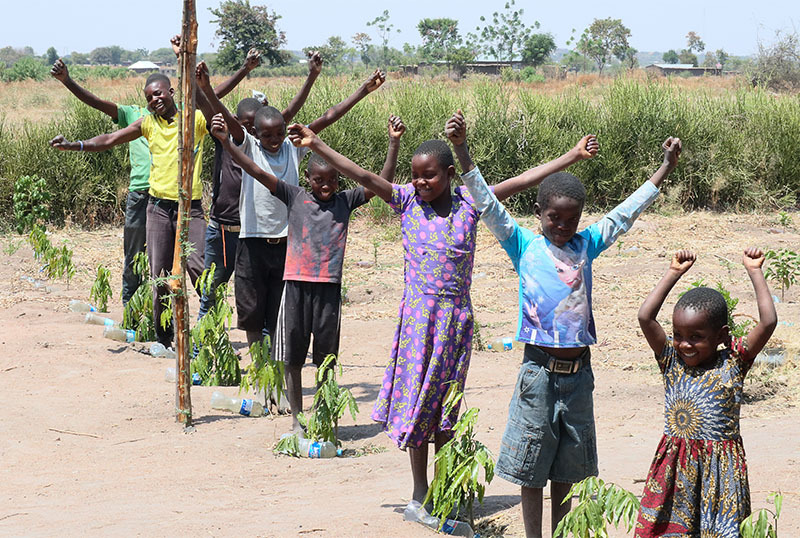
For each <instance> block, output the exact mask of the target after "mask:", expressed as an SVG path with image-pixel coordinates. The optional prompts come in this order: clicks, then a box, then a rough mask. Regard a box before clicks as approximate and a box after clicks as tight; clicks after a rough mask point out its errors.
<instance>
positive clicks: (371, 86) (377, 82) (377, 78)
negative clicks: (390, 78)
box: [364, 69, 386, 93]
mask: <svg viewBox="0 0 800 538" xmlns="http://www.w3.org/2000/svg"><path fill="white" fill-rule="evenodd" d="M384 82H386V73H383V72H382V71H381V70H380V69H376V70H375V72H374V73H372V74H371V75H370V76H369V78H368V79H367V81H366V82H365V83H364V88H366V90H367V93H372V92H374V91H375V90H377V89H378V88H380V87H381V86H382V85H383V83H384Z"/></svg>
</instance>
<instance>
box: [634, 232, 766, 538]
mask: <svg viewBox="0 0 800 538" xmlns="http://www.w3.org/2000/svg"><path fill="white" fill-rule="evenodd" d="M695 259H696V258H695V255H694V253H693V252H691V251H689V250H680V251H678V252H676V253H675V255H674V256H673V258H672V263H671V264H670V267H669V269H668V270H667V273H666V274H665V275H664V277H663V278H662V279H661V281H660V282H659V283H658V284H657V285H656V287H655V289H653V291H652V292H650V295H648V297H647V299H645V301H644V304H642V306H641V308H640V309H639V324H640V326H641V328H642V332H643V333H644V336H645V338H647V343H648V344H650V347H651V348H652V349H653V351H654V352H655V353H656V358H657V360H658V365H659V367H660V368H661V372H662V374H663V376H664V386H665V389H666V396H665V405H664V408H665V425H664V435H663V436H662V438H661V442H660V443H659V445H658V450H657V451H656V455H655V458H653V463H652V465H651V466H650V472H649V474H648V476H647V481H646V483H645V488H644V494H643V496H642V507H641V510H640V512H639V518H638V521H637V524H636V536H637V537H640V538H649V537H654V536H673V537H677V536H680V537H684V536H702V537H704V538H705V537H708V538H711V537H714V538H723V537H724V538H728V537H730V538H735V537H738V536H739V524H740V523H741V522H742V520H744V519H745V518H746V517H747V516H748V515H749V514H750V489H749V486H748V484H747V464H746V463H745V456H744V445H743V444H742V438H741V436H740V433H739V408H740V406H741V403H742V386H743V383H744V376H745V375H746V374H747V371H748V370H749V369H750V367H751V366H752V365H753V360H754V359H755V357H756V355H757V354H758V352H759V351H761V349H762V348H763V347H764V345H765V344H766V343H767V340H769V337H770V336H771V335H772V331H773V330H775V325H776V324H777V322H778V317H777V314H776V312H775V305H774V304H773V302H772V296H771V295H770V292H769V288H767V282H766V280H765V279H764V274H763V273H762V271H761V265H762V264H763V263H764V253H763V252H762V251H761V250H760V249H758V248H754V247H751V248H748V249H747V250H745V251H744V257H743V261H742V263H743V264H744V266H745V269H746V270H747V274H748V276H749V277H750V281H751V282H752V283H753V288H754V289H755V292H756V301H757V303H758V317H759V322H758V324H757V325H756V326H755V327H754V328H753V329H752V330H751V331H750V332H749V333H748V335H747V336H746V337H745V338H743V339H742V338H736V339H733V340H732V339H731V337H730V335H729V332H728V308H727V304H726V303H725V299H724V298H723V296H722V294H720V293H719V292H718V291H716V290H713V289H710V288H702V287H700V288H693V289H691V290H689V291H687V292H686V293H685V294H684V295H683V296H682V297H681V298H680V299H679V300H678V302H677V304H676V305H675V310H674V311H673V314H672V330H673V336H672V338H667V335H666V333H665V332H664V329H662V328H661V325H660V324H659V323H658V321H656V315H657V314H658V311H659V310H660V309H661V305H662V304H663V303H664V299H666V297H667V295H668V294H669V292H670V290H671V289H672V287H673V286H675V284H676V283H677V282H678V280H679V279H680V278H681V276H683V274H684V273H686V271H688V270H689V268H690V267H691V266H692V264H693V263H694V261H695ZM720 344H722V345H723V348H722V349H720V350H718V349H717V348H718V347H719V346H720Z"/></svg>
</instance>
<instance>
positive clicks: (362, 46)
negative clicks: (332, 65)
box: [350, 32, 372, 66]
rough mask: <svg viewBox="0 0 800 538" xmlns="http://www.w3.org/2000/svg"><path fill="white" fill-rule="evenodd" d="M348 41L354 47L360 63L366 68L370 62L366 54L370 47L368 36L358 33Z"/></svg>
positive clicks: (370, 39)
mask: <svg viewBox="0 0 800 538" xmlns="http://www.w3.org/2000/svg"><path fill="white" fill-rule="evenodd" d="M350 40H351V41H352V42H353V45H355V46H356V50H357V51H358V53H359V54H360V55H361V61H362V62H363V63H364V65H366V66H368V65H369V64H370V60H371V58H370V56H369V54H368V52H369V49H370V47H371V45H370V44H369V42H370V41H372V38H371V37H370V36H369V34H366V33H364V32H358V33H357V34H355V35H354V36H353V37H352V38H351V39H350Z"/></svg>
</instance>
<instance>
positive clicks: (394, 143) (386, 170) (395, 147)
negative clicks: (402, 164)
mask: <svg viewBox="0 0 800 538" xmlns="http://www.w3.org/2000/svg"><path fill="white" fill-rule="evenodd" d="M405 132H406V126H405V124H404V123H403V120H401V119H400V118H399V117H398V116H395V115H391V116H389V149H388V150H387V151H386V161H384V163H383V169H382V170H381V173H380V176H381V177H382V178H383V179H385V180H386V181H394V173H395V170H397V154H398V153H399V152H400V138H401V137H402V136H403V134H405Z"/></svg>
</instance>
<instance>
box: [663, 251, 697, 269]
mask: <svg viewBox="0 0 800 538" xmlns="http://www.w3.org/2000/svg"><path fill="white" fill-rule="evenodd" d="M696 259H697V256H696V255H695V253H694V252H692V251H691V250H686V249H684V250H679V251H678V252H676V253H675V254H674V255H673V256H672V262H671V263H670V264H669V268H670V270H671V271H676V272H677V273H678V274H679V275H682V274H684V273H685V272H686V271H688V270H689V268H690V267H691V266H692V265H694V262H695V260H696Z"/></svg>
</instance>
